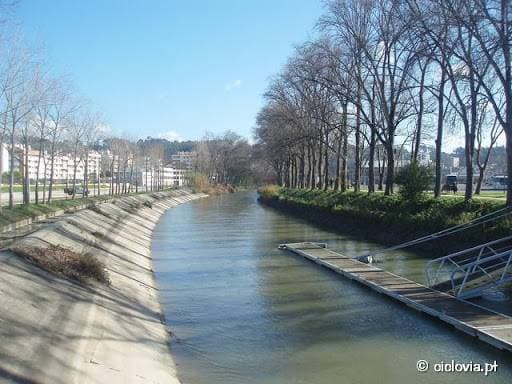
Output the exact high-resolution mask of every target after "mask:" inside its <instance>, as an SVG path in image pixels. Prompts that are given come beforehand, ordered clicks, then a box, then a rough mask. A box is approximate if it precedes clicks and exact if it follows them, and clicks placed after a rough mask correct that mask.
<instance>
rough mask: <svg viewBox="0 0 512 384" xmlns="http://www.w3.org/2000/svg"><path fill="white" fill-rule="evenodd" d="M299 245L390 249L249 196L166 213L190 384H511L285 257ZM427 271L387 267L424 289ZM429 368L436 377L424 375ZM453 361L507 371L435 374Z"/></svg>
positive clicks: (421, 319) (440, 329) (157, 248)
mask: <svg viewBox="0 0 512 384" xmlns="http://www.w3.org/2000/svg"><path fill="white" fill-rule="evenodd" d="M298 241H320V242H326V243H328V244H329V247H330V248H333V249H335V250H338V251H340V252H342V253H344V254H348V255H358V254H361V253H364V252H365V251H367V250H368V249H374V248H377V247H381V246H379V245H375V244H371V243H368V242H365V241H364V240H361V239H353V238H348V237H344V236H342V235H338V234H334V233H331V232H327V231H324V230H321V229H319V228H317V227H315V226H313V225H310V224H308V223H306V222H304V221H302V220H299V219H296V218H293V217H288V216H285V215H283V214H281V213H279V212H276V211H275V210H273V209H271V208H266V207H263V206H261V205H259V204H258V203H257V202H256V194H255V193H250V192H247V193H236V194H233V195H225V196H220V197H209V198H207V199H202V200H198V201H195V202H191V203H188V204H184V205H181V206H179V207H177V208H174V209H172V210H169V211H168V212H167V213H166V215H165V216H164V217H163V219H162V221H161V222H160V224H159V225H158V227H157V230H156V231H155V235H154V241H153V255H154V258H155V271H156V276H157V282H158V286H159V288H160V290H161V291H160V295H161V300H162V303H163V305H164V308H165V313H166V321H167V322H168V324H169V326H170V328H171V329H172V331H173V337H172V341H171V350H172V353H173V355H174V357H175V360H176V363H177V365H178V374H179V376H180V378H181V380H182V381H183V382H184V383H186V384H215V383H219V384H221V383H222V384H231V383H233V384H234V383H237V384H238V383H278V384H279V383H308V384H309V383H316V384H323V383H377V382H378V383H447V382H449V383H481V382H485V383H510V382H512V359H511V357H510V356H509V355H507V354H504V353H502V352H499V351H497V350H495V349H493V348H492V347H489V346H487V345H485V344H483V343H481V342H478V341H476V340H475V339H473V338H471V337H468V336H465V335H463V334H461V333H459V332H457V331H455V330H454V329H453V328H451V327H449V326H447V325H444V324H441V323H440V322H438V321H435V320H432V319H430V318H429V317H427V316H425V315H421V314H418V313H416V312H415V311H413V310H411V309H408V308H407V307H405V306H403V305H401V304H398V303H395V302H393V301H391V300H390V299H387V298H384V297H383V296H381V295H379V294H377V293H375V292H373V291H371V290H369V289H368V288H365V287H362V286H360V285H357V284H356V283H354V282H350V281H348V280H347V279H344V278H343V277H341V276H339V275H336V274H334V273H333V272H331V271H329V270H327V269H324V268H321V267H319V266H317V265H315V264H313V263H311V262H309V261H307V260H304V259H302V258H300V257H298V256H294V255H292V254H289V253H286V252H283V251H279V250H277V245H278V244H279V243H284V242H298ZM424 264H425V259H424V258H423V257H421V256H419V255H416V254H414V253H406V252H397V253H394V254H393V255H392V256H388V257H387V258H386V261H385V262H383V263H381V264H380V265H379V266H381V267H383V268H385V269H388V270H391V271H393V272H396V273H398V274H401V275H403V276H406V277H408V278H411V279H414V280H416V281H420V282H422V281H423V265H424ZM500 305H501V306H505V307H508V306H509V305H510V303H504V304H503V303H501V304H498V306H500ZM420 359H423V360H427V361H428V362H429V363H430V370H429V371H428V372H426V373H418V371H417V369H416V363H417V361H418V360H420ZM452 360H455V362H463V363H469V362H473V363H486V362H489V363H490V362H493V361H494V360H496V361H497V364H498V370H497V372H496V373H491V374H489V376H487V377H484V376H483V374H480V373H472V374H471V373H466V374H464V373H436V372H433V370H434V364H435V363H440V362H445V363H450V362H451V361H452ZM437 367H438V368H439V366H437ZM449 367H450V366H448V368H447V369H449Z"/></svg>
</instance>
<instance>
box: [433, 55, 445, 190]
mask: <svg viewBox="0 0 512 384" xmlns="http://www.w3.org/2000/svg"><path fill="white" fill-rule="evenodd" d="M445 83H446V68H445V65H444V63H441V82H440V84H439V95H438V96H437V137H436V181H435V186H434V197H436V198H438V197H439V196H441V177H442V175H441V165H442V164H441V154H442V152H441V151H442V144H443V129H444V86H445Z"/></svg>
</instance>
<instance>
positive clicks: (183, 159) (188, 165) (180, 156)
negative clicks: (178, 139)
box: [170, 151, 197, 171]
mask: <svg viewBox="0 0 512 384" xmlns="http://www.w3.org/2000/svg"><path fill="white" fill-rule="evenodd" d="M196 158H197V153H196V152H183V151H181V152H177V153H175V154H174V155H171V164H170V165H171V167H173V168H175V169H184V170H187V171H191V170H192V169H194V164H195V161H196Z"/></svg>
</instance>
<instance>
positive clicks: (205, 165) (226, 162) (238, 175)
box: [193, 131, 257, 185]
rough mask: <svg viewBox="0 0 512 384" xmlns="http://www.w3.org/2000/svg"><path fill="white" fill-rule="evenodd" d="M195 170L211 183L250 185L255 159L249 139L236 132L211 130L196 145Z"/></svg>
mask: <svg viewBox="0 0 512 384" xmlns="http://www.w3.org/2000/svg"><path fill="white" fill-rule="evenodd" d="M194 153H195V154H196V159H195V161H194V170H193V171H194V173H196V174H197V173H199V174H202V175H204V176H206V177H207V179H208V181H209V182H210V183H212V184H217V183H220V184H230V185H247V184H250V183H253V182H254V178H255V176H256V171H257V169H256V167H255V166H256V162H255V161H254V160H255V159H254V156H253V148H252V146H251V145H250V144H249V143H248V141H247V140H246V139H244V138H242V137H241V136H239V135H238V134H236V133H234V132H230V131H228V132H225V133H224V134H221V135H214V134H212V133H208V134H206V135H205V137H204V138H203V139H202V140H200V141H199V142H198V143H197V144H196V146H195V148H194Z"/></svg>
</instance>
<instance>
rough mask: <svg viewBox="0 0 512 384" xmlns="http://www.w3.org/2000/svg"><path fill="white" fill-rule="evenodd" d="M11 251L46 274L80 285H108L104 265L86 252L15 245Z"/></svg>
mask: <svg viewBox="0 0 512 384" xmlns="http://www.w3.org/2000/svg"><path fill="white" fill-rule="evenodd" d="M11 250H12V251H13V252H15V253H16V254H18V255H20V256H22V257H24V258H26V259H27V260H29V261H31V262H32V263H34V264H36V265H37V266H39V267H40V268H42V269H44V270H45V271H47V272H50V273H53V274H56V275H58V276H63V277H66V278H69V279H72V280H76V281H79V282H81V283H87V282H89V281H90V280H95V281H98V282H100V283H102V284H106V285H109V284H110V279H109V276H108V272H107V271H106V269H105V265H104V263H102V262H101V261H99V260H98V259H97V258H96V257H94V256H93V255H90V254H88V253H86V252H82V253H78V252H74V251H72V250H70V249H68V248H64V247H61V246H58V245H50V246H48V247H37V246H21V245H15V246H13V247H11Z"/></svg>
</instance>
